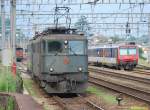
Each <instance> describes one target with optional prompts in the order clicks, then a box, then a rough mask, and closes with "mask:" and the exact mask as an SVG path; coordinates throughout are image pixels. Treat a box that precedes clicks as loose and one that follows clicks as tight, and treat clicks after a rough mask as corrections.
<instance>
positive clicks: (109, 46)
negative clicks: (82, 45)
mask: <svg viewBox="0 0 150 110" xmlns="http://www.w3.org/2000/svg"><path fill="white" fill-rule="evenodd" d="M119 47H137V46H136V45H103V46H90V47H88V48H89V49H95V48H119Z"/></svg>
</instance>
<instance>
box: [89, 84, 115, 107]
mask: <svg viewBox="0 0 150 110" xmlns="http://www.w3.org/2000/svg"><path fill="white" fill-rule="evenodd" d="M87 92H90V93H93V94H96V95H97V96H99V97H102V98H103V99H104V100H105V101H106V102H107V103H110V104H116V103H117V101H116V97H115V96H113V95H111V94H108V93H106V92H105V91H103V90H101V89H98V88H96V87H91V86H89V87H88V88H87Z"/></svg>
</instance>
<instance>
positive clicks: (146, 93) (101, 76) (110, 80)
mask: <svg viewBox="0 0 150 110" xmlns="http://www.w3.org/2000/svg"><path fill="white" fill-rule="evenodd" d="M89 71H90V72H92V73H93V74H92V73H91V74H90V76H89V82H90V83H93V84H95V85H99V86H104V87H106V88H109V89H112V90H115V91H118V92H121V93H124V94H127V95H130V96H133V97H135V98H138V99H141V100H143V101H146V102H148V103H150V88H149V84H150V79H149V78H147V79H146V78H145V79H144V78H142V77H136V76H131V75H126V74H121V73H120V74H119V73H116V72H113V71H107V70H104V71H103V70H102V69H98V68H96V69H94V68H91V67H90V68H89ZM95 73H97V74H95ZM133 83H134V84H133ZM140 84H141V85H140ZM145 86H147V87H145Z"/></svg>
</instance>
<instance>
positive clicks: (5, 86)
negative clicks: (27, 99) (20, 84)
mask: <svg viewBox="0 0 150 110" xmlns="http://www.w3.org/2000/svg"><path fill="white" fill-rule="evenodd" d="M16 80H17V77H14V76H13V75H12V73H11V71H10V68H8V67H1V69H0V92H16V87H17V86H16Z"/></svg>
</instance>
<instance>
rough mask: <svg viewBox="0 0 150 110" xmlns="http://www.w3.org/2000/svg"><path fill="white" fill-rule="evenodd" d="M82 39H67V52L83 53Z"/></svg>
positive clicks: (71, 53)
mask: <svg viewBox="0 0 150 110" xmlns="http://www.w3.org/2000/svg"><path fill="white" fill-rule="evenodd" d="M84 44H85V43H84V41H69V44H68V45H69V54H70V55H73V54H76V55H83V54H84V53H85V48H84Z"/></svg>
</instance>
